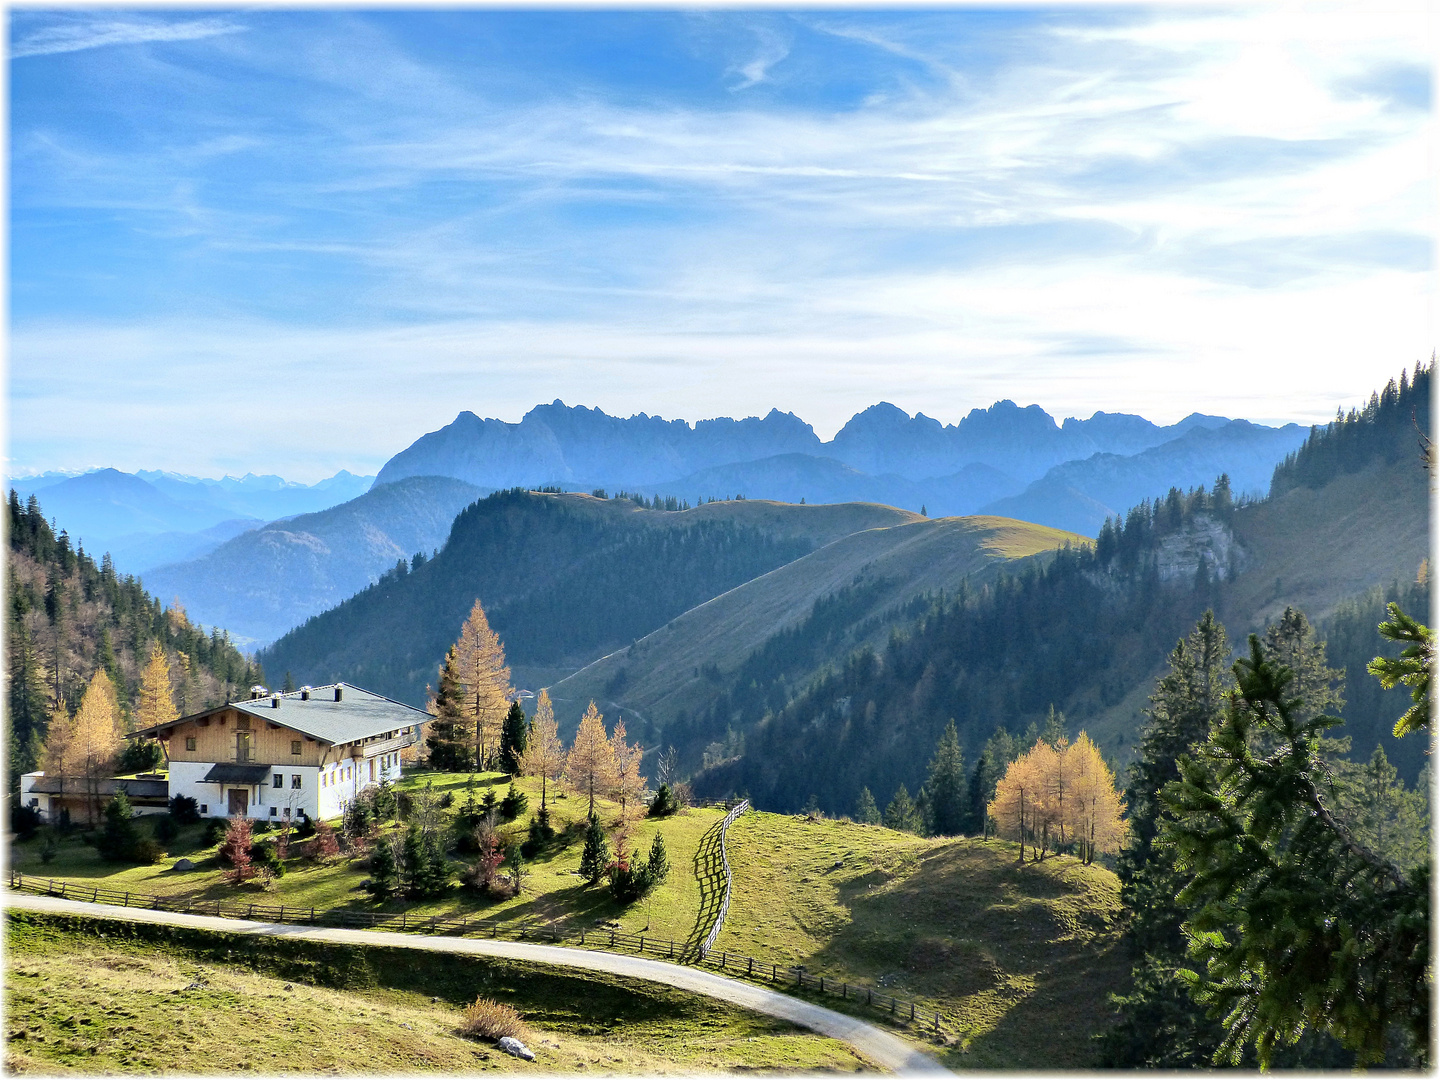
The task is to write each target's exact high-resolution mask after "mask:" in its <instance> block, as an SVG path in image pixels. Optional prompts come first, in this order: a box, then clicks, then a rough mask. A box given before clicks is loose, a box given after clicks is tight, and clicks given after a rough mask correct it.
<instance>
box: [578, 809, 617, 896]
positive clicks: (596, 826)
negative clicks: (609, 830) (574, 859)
mask: <svg viewBox="0 0 1440 1080" xmlns="http://www.w3.org/2000/svg"><path fill="white" fill-rule="evenodd" d="M609 865H610V845H609V843H607V842H606V840H605V830H604V829H603V828H601V827H600V819H599V818H598V817H597V816H596V815H594V814H591V815H590V822H589V824H588V825H587V826H586V827H585V847H584V848H583V849H582V850H581V852H580V876H581V877H583V878H584V879H585V880H586V881H588V882H589V883H590V884H591V885H594V884H595V883H596V882H597V881H599V880H600V879H601V878H602V877H604V876H605V870H606V867H608V866H609Z"/></svg>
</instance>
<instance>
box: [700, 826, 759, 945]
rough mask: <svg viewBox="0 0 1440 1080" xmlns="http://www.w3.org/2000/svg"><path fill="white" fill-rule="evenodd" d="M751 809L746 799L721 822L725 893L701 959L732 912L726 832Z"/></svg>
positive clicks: (721, 859)
mask: <svg viewBox="0 0 1440 1080" xmlns="http://www.w3.org/2000/svg"><path fill="white" fill-rule="evenodd" d="M749 809H750V800H749V799H745V800H743V801H741V802H739V803H737V804H736V805H735V806H734V807H732V808H731V810H730V812H729V813H728V814H726V815H725V820H724V821H722V822H721V823H720V865H721V866H722V867H723V868H724V870H725V893H724V896H722V897H721V900H720V910H719V911H718V912H716V913H715V925H714V926H712V927H710V933H708V934H706V935H705V941H704V943H703V944H702V945H701V946H700V959H701V960H704V959H705V958H706V957H707V956H709V955H710V950H711V949H713V948H714V947H715V939H716V938H718V937H719V936H720V931H721V930H723V929H724V928H725V916H726V915H728V914H729V913H730V885H731V877H730V859H729V857H728V856H726V854H725V833H726V832H727V831H728V830H729V828H730V826H731V825H732V824H733V823H734V821H735V819H736V818H737V817H739V816H740V815H741V814H743V813H745V811H746V810H749Z"/></svg>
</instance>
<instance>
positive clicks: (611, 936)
mask: <svg viewBox="0 0 1440 1080" xmlns="http://www.w3.org/2000/svg"><path fill="white" fill-rule="evenodd" d="M610 947H611V948H612V949H613V948H614V947H615V931H614V930H611V931H610Z"/></svg>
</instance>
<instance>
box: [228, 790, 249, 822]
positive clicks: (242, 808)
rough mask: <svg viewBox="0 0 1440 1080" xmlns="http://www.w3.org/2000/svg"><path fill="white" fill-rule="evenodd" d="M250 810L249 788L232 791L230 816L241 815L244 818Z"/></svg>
mask: <svg viewBox="0 0 1440 1080" xmlns="http://www.w3.org/2000/svg"><path fill="white" fill-rule="evenodd" d="M249 809H250V790H249V789H248V788H231V789H230V816H231V817H235V816H236V815H239V816H240V817H244V816H245V815H246V813H247V812H248V811H249Z"/></svg>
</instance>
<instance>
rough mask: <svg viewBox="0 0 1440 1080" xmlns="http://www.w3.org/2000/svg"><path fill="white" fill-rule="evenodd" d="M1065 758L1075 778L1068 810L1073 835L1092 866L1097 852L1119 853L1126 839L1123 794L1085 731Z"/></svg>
mask: <svg viewBox="0 0 1440 1080" xmlns="http://www.w3.org/2000/svg"><path fill="white" fill-rule="evenodd" d="M1065 756H1066V757H1067V758H1068V759H1069V772H1070V777H1071V788H1070V796H1071V797H1070V801H1069V805H1068V807H1067V811H1068V813H1069V816H1070V829H1071V835H1072V836H1073V837H1074V838H1075V841H1076V842H1077V843H1078V844H1079V845H1080V857H1081V859H1082V860H1083V861H1084V862H1086V863H1091V862H1094V861H1095V854H1096V852H1100V851H1118V850H1119V848H1120V843H1121V841H1123V840H1124V839H1125V821H1124V819H1123V818H1122V817H1121V804H1120V793H1119V792H1118V791H1116V790H1115V774H1114V773H1112V772H1111V771H1110V767H1109V766H1108V765H1106V764H1105V758H1104V757H1103V756H1101V753H1100V748H1099V747H1098V746H1096V745H1095V744H1094V743H1093V742H1091V741H1090V737H1089V736H1088V735H1086V734H1085V733H1084V732H1083V731H1082V732H1081V733H1080V734H1079V736H1078V737H1077V738H1076V739H1075V742H1074V745H1072V746H1069V747H1067V748H1066V751H1065Z"/></svg>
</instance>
